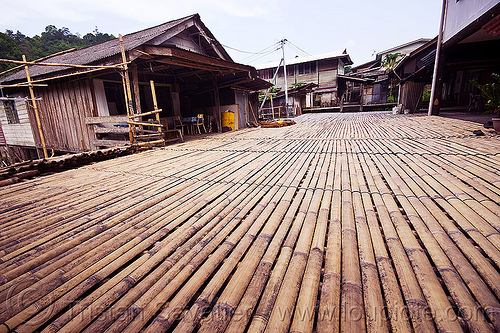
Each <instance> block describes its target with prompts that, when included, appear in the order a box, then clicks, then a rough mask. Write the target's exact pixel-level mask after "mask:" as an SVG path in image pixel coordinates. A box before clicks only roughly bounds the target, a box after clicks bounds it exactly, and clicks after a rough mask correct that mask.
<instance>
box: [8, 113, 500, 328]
mask: <svg viewBox="0 0 500 333" xmlns="http://www.w3.org/2000/svg"><path fill="white" fill-rule="evenodd" d="M296 120H297V124H296V125H294V126H289V127H283V128H257V129H246V130H241V131H237V132H232V133H225V134H223V135H218V136H212V137H208V138H205V139H203V140H197V141H191V142H186V143H182V144H177V145H173V146H169V147H167V148H164V149H156V150H150V151H146V152H142V153H138V154H134V155H129V156H123V157H119V158H115V159H112V160H107V161H104V162H99V163H95V164H92V165H88V166H85V167H81V168H78V169H74V170H69V171H65V172H61V173H56V174H51V175H47V176H43V177H39V178H36V179H32V180H29V181H24V182H21V183H16V184H12V185H8V186H5V187H1V188H0V195H1V196H0V221H1V224H0V283H1V284H0V302H1V303H0V323H2V324H1V325H0V332H8V331H9V330H15V331H16V332H33V331H42V332H77V331H84V332H103V331H106V332H117V331H124V332H138V331H144V332H167V331H169V332H190V331H200V332H223V331H226V332H243V331H249V332H337V331H342V332H362V331H367V332H391V331H393V332H432V331H443V332H444V331H446V332H460V331H465V332H468V331H470V332H488V331H495V330H496V331H500V269H499V268H500V206H499V203H500V177H499V176H500V136H499V135H496V134H494V133H493V132H486V135H485V136H480V137H479V136H474V135H473V134H472V131H474V130H476V129H482V128H481V127H480V125H479V124H475V123H471V122H465V121H461V120H456V119H445V118H440V117H427V116H419V115H392V114H390V113H387V112H373V113H352V114H311V115H304V116H301V117H298V118H297V119H296ZM483 130H484V129H483Z"/></svg>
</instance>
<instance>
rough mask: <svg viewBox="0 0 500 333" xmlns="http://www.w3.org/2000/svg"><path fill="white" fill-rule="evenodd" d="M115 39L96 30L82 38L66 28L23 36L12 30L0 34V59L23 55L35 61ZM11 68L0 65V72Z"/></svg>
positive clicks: (50, 27) (15, 58)
mask: <svg viewBox="0 0 500 333" xmlns="http://www.w3.org/2000/svg"><path fill="white" fill-rule="evenodd" d="M113 38H115V37H114V36H113V35H110V34H107V33H102V32H100V31H99V30H98V29H97V28H96V29H95V30H94V31H93V32H91V33H87V34H86V35H84V36H83V37H81V36H80V35H79V34H73V33H71V31H70V30H69V29H68V28H64V27H63V28H61V29H58V28H57V27H55V26H54V25H48V26H47V27H46V28H45V31H44V32H42V33H41V34H40V35H35V36H33V37H28V36H25V35H24V34H23V33H21V32H20V31H17V32H16V33H14V32H13V31H12V30H6V31H5V33H2V32H0V59H11V60H21V58H22V55H23V54H25V55H26V58H27V59H28V60H35V59H39V58H42V57H45V56H48V55H50V54H54V53H56V52H60V51H64V50H67V49H71V48H77V49H81V48H84V47H87V46H91V45H94V44H98V43H101V42H105V41H107V40H110V39H113ZM10 67H13V65H11V64H5V63H0V72H2V71H4V70H6V69H8V68H10Z"/></svg>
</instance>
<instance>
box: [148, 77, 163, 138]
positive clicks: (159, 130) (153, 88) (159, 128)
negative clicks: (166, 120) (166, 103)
mask: <svg viewBox="0 0 500 333" xmlns="http://www.w3.org/2000/svg"><path fill="white" fill-rule="evenodd" d="M149 84H150V86H151V95H152V96H153V106H154V110H155V111H157V110H158V102H157V101H156V90H155V82H154V81H153V80H151V81H149ZM155 116H156V121H158V124H161V122H160V114H159V113H158V112H157V113H155ZM157 128H158V133H159V135H160V138H161V127H157Z"/></svg>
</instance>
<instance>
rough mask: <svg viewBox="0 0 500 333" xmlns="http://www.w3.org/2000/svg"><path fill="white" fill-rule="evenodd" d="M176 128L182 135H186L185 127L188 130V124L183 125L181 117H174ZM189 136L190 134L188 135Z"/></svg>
mask: <svg viewBox="0 0 500 333" xmlns="http://www.w3.org/2000/svg"><path fill="white" fill-rule="evenodd" d="M174 127H175V128H176V129H179V128H180V130H181V133H182V135H184V127H186V129H187V126H186V124H183V123H182V121H181V117H179V116H174ZM188 134H189V133H188Z"/></svg>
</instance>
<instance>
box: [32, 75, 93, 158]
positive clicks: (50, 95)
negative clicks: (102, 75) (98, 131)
mask: <svg viewBox="0 0 500 333" xmlns="http://www.w3.org/2000/svg"><path fill="white" fill-rule="evenodd" d="M35 95H36V96H37V97H41V98H42V100H41V101H39V103H38V106H39V109H40V117H41V119H42V127H43V131H44V136H45V141H46V144H47V148H51V149H55V150H62V151H69V152H82V151H88V150H91V149H92V148H93V146H92V141H93V140H94V139H95V133H94V132H93V129H92V127H90V126H87V125H86V124H85V117H92V116H97V110H96V108H95V103H94V99H93V93H92V82H91V81H90V80H78V81H72V82H64V83H58V84H50V85H49V86H48V87H43V88H37V89H35ZM31 111H32V110H31ZM31 113H33V111H32V112H31ZM32 118H33V120H34V117H33V116H32ZM32 124H36V122H32ZM35 126H36V125H35ZM36 141H37V145H39V144H40V138H39V136H38V134H36Z"/></svg>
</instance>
